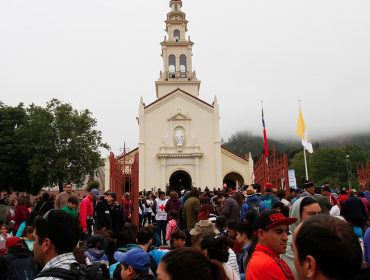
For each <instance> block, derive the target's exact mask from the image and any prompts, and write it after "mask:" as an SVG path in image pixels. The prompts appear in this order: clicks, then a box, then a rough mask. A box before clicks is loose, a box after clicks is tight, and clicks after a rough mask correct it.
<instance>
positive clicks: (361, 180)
mask: <svg viewBox="0 0 370 280" xmlns="http://www.w3.org/2000/svg"><path fill="white" fill-rule="evenodd" d="M357 178H358V186H359V190H363V188H365V189H366V190H367V191H368V190H369V184H370V167H369V163H367V167H366V168H365V169H364V164H362V165H361V170H360V169H359V168H358V165H357Z"/></svg>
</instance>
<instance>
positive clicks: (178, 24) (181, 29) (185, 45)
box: [155, 0, 200, 98]
mask: <svg viewBox="0 0 370 280" xmlns="http://www.w3.org/2000/svg"><path fill="white" fill-rule="evenodd" d="M170 8H171V11H170V12H169V13H168V14H167V19H166V20H165V23H166V29H165V31H166V32H167V36H165V37H164V41H163V42H161V43H160V44H161V46H162V54H161V56H162V57H163V71H161V72H160V75H159V79H158V81H156V82H155V87H156V92H157V98H161V97H163V96H165V95H166V94H168V93H170V92H172V91H174V90H176V89H177V88H180V89H182V90H184V91H186V92H188V93H189V94H191V95H193V96H195V97H198V96H199V88H200V81H198V80H197V78H196V75H195V71H193V67H192V56H193V54H192V47H193V45H194V43H193V42H192V41H190V36H189V37H188V38H187V39H186V32H187V31H188V29H187V24H188V21H187V20H186V15H185V13H184V12H182V11H181V8H182V1H179V0H171V1H170ZM167 38H168V39H167Z"/></svg>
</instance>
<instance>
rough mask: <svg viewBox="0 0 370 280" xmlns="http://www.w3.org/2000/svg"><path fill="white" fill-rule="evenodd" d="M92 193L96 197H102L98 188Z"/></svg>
mask: <svg viewBox="0 0 370 280" xmlns="http://www.w3.org/2000/svg"><path fill="white" fill-rule="evenodd" d="M90 193H91V194H93V195H94V196H95V197H96V198H100V196H99V191H98V190H97V189H92V190H91V191H90Z"/></svg>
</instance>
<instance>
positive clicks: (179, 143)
mask: <svg viewBox="0 0 370 280" xmlns="http://www.w3.org/2000/svg"><path fill="white" fill-rule="evenodd" d="M184 140H185V137H184V133H183V132H182V129H181V128H180V127H178V128H177V130H176V134H175V141H176V145H177V147H179V148H180V147H182V146H183V144H184Z"/></svg>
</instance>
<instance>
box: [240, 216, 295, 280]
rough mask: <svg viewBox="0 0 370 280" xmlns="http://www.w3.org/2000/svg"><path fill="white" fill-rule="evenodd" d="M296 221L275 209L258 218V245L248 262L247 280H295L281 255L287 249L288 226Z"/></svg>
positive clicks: (255, 226) (256, 226)
mask: <svg viewBox="0 0 370 280" xmlns="http://www.w3.org/2000/svg"><path fill="white" fill-rule="evenodd" d="M296 221H297V218H285V217H284V215H283V214H281V213H280V212H279V211H277V210H275V209H273V210H265V211H262V213H261V214H259V215H258V216H257V217H256V219H255V221H254V231H255V234H256V235H257V236H258V244H257V246H256V249H255V251H254V253H253V255H252V258H251V259H250V261H249V262H248V265H247V269H246V272H245V279H246V280H255V279H260V280H269V279H271V280H272V279H274V280H275V279H284V280H285V279H286V280H294V279H295V277H294V275H293V272H292V271H291V269H290V268H289V266H288V265H287V263H286V262H285V261H284V260H282V259H281V258H280V254H284V253H285V251H286V248H287V242H288V232H289V228H288V226H289V225H291V224H293V223H295V222H296Z"/></svg>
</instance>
